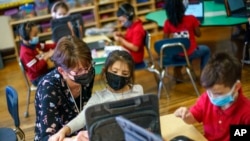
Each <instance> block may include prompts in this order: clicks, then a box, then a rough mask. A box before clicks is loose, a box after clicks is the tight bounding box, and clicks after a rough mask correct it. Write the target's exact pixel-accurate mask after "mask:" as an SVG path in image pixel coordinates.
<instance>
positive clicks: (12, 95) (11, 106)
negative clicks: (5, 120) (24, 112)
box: [5, 86, 20, 127]
mask: <svg viewBox="0 0 250 141" xmlns="http://www.w3.org/2000/svg"><path fill="white" fill-rule="evenodd" d="M5 92H6V100H7V105H8V110H9V113H10V115H11V117H12V118H13V120H14V122H15V126H16V127H19V126H20V120H19V114H18V95H17V92H16V90H15V89H14V88H13V87H11V86H7V87H6V88H5Z"/></svg>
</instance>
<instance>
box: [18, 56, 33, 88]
mask: <svg viewBox="0 0 250 141" xmlns="http://www.w3.org/2000/svg"><path fill="white" fill-rule="evenodd" d="M17 61H18V64H19V67H20V69H21V71H22V73H23V77H24V79H25V83H26V86H27V88H28V89H30V83H29V80H28V77H27V75H26V72H25V69H24V66H23V63H22V61H21V59H20V58H19V57H18V59H17Z"/></svg>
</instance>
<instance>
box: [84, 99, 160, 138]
mask: <svg viewBox="0 0 250 141" xmlns="http://www.w3.org/2000/svg"><path fill="white" fill-rule="evenodd" d="M158 101H159V100H158V97H157V95H156V94H144V95H141V96H136V97H131V98H127V99H123V100H118V101H112V102H105V103H101V104H97V105H93V106H90V107H88V108H87V109H86V111H85V119H86V128H87V130H88V134H89V139H90V141H97V140H99V141H112V140H114V141H124V140H125V137H124V133H123V131H122V129H121V127H120V126H119V125H118V123H117V122H116V119H115V118H116V117H117V116H119V115H121V116H123V117H125V118H126V119H129V120H131V121H132V122H134V123H136V124H137V125H139V126H141V127H142V128H145V129H147V130H149V131H151V132H152V133H155V134H158V135H159V136H161V128H160V114H159V104H158V103H159V102H158Z"/></svg>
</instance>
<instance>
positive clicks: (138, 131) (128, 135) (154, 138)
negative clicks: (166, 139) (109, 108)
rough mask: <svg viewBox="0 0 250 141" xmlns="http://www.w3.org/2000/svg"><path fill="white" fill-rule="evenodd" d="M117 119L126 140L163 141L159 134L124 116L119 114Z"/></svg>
mask: <svg viewBox="0 0 250 141" xmlns="http://www.w3.org/2000/svg"><path fill="white" fill-rule="evenodd" d="M115 119H116V121H117V123H118V124H119V126H120V127H121V129H122V130H123V133H124V136H125V141H163V139H162V138H161V137H160V136H159V135H156V134H154V133H152V132H149V131H148V130H146V129H144V128H142V127H140V126H138V125H137V124H135V123H133V122H131V121H129V120H128V119H126V118H124V117H122V116H117V117H116V118H115Z"/></svg>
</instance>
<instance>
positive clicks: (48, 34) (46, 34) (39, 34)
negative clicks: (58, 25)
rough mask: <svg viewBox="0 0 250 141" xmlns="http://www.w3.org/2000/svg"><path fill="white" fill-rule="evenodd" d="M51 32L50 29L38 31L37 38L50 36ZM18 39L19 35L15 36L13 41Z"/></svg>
mask: <svg viewBox="0 0 250 141" xmlns="http://www.w3.org/2000/svg"><path fill="white" fill-rule="evenodd" d="M51 34H52V32H51V31H48V32H43V33H38V37H39V38H42V37H47V36H51ZM19 39H20V38H19V37H16V38H15V41H16V42H18V41H20V40H19Z"/></svg>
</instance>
